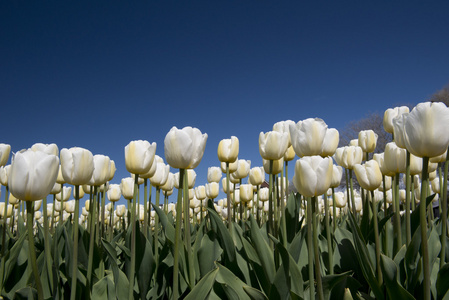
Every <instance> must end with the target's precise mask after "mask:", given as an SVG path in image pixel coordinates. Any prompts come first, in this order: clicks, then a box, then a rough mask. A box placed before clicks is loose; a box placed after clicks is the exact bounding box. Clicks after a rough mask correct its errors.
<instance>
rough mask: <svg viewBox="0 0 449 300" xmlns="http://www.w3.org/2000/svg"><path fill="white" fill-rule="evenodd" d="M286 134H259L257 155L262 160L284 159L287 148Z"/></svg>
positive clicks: (274, 132)
mask: <svg viewBox="0 0 449 300" xmlns="http://www.w3.org/2000/svg"><path fill="white" fill-rule="evenodd" d="M288 137H289V135H288V133H287V132H278V131H269V132H266V133H263V132H261V133H260V134H259V153H260V156H262V158H263V159H266V160H277V159H280V158H281V157H282V158H283V157H284V154H285V152H286V151H287V148H288Z"/></svg>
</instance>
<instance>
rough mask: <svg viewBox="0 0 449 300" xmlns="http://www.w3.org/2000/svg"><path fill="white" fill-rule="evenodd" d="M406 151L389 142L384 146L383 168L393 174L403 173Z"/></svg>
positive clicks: (405, 165)
mask: <svg viewBox="0 0 449 300" xmlns="http://www.w3.org/2000/svg"><path fill="white" fill-rule="evenodd" d="M406 157H407V151H406V150H405V149H402V148H399V147H398V146H397V145H396V143H394V142H391V143H388V144H387V145H386V146H385V152H384V159H385V167H386V168H387V169H388V170H390V171H391V172H393V173H395V174H399V173H405V169H406V167H407V164H406Z"/></svg>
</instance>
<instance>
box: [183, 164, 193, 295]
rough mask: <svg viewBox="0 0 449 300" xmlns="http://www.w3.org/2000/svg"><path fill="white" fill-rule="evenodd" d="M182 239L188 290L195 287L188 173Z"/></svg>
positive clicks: (185, 176) (185, 184)
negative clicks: (184, 249) (187, 274)
mask: <svg viewBox="0 0 449 300" xmlns="http://www.w3.org/2000/svg"><path fill="white" fill-rule="evenodd" d="M183 188H184V238H185V246H186V252H187V255H186V258H187V264H188V268H189V270H188V271H189V285H190V289H193V287H194V286H195V273H194V271H195V269H194V266H193V253H192V242H191V237H190V205H189V202H190V199H189V179H188V172H186V173H185V174H184V187H183Z"/></svg>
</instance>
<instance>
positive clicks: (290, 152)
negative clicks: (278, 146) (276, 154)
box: [284, 146, 296, 161]
mask: <svg viewBox="0 0 449 300" xmlns="http://www.w3.org/2000/svg"><path fill="white" fill-rule="evenodd" d="M295 157H296V153H295V149H293V146H290V147H288V148H287V151H285V154H284V161H292V160H293V159H295Z"/></svg>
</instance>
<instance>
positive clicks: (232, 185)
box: [221, 178, 234, 193]
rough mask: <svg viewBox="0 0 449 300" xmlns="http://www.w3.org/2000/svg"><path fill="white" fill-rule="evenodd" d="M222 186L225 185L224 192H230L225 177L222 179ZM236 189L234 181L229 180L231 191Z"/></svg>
mask: <svg viewBox="0 0 449 300" xmlns="http://www.w3.org/2000/svg"><path fill="white" fill-rule="evenodd" d="M221 186H222V187H223V192H225V193H227V192H228V186H227V185H226V178H223V179H222V180H221ZM232 191H234V184H233V183H232V182H229V192H232Z"/></svg>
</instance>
